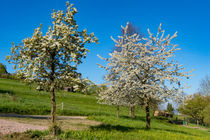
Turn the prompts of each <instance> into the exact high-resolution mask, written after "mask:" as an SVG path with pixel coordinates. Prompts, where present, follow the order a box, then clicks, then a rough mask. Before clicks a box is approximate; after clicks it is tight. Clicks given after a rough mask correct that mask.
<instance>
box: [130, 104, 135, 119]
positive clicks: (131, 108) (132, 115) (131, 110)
mask: <svg viewBox="0 0 210 140" xmlns="http://www.w3.org/2000/svg"><path fill="white" fill-rule="evenodd" d="M134 110H135V106H131V107H130V117H131V118H135V115H134Z"/></svg>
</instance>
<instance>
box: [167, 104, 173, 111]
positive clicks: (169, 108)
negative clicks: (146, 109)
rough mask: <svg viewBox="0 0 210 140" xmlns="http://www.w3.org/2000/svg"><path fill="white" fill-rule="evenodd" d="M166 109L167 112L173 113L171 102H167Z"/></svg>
mask: <svg viewBox="0 0 210 140" xmlns="http://www.w3.org/2000/svg"><path fill="white" fill-rule="evenodd" d="M166 111H167V112H169V113H173V111H174V108H173V106H172V104H171V103H168V105H167V110H166Z"/></svg>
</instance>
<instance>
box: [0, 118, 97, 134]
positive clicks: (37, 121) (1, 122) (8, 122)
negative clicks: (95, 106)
mask: <svg viewBox="0 0 210 140" xmlns="http://www.w3.org/2000/svg"><path fill="white" fill-rule="evenodd" d="M49 118H50V117H49V116H46V115H17V114H0V134H9V133H14V132H25V131H27V130H45V129H48V128H49V125H50V119H49ZM57 123H58V125H59V126H60V127H61V128H62V129H63V130H83V129H88V128H89V127H90V126H97V125H100V124H101V122H97V121H93V120H88V119H87V117H86V116H59V117H58V121H57Z"/></svg>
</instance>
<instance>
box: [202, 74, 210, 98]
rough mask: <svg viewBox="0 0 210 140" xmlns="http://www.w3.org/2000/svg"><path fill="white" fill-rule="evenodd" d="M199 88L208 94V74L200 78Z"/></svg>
mask: <svg viewBox="0 0 210 140" xmlns="http://www.w3.org/2000/svg"><path fill="white" fill-rule="evenodd" d="M199 90H200V93H202V94H203V95H210V76H206V77H205V78H204V79H202V80H201V82H200V89H199Z"/></svg>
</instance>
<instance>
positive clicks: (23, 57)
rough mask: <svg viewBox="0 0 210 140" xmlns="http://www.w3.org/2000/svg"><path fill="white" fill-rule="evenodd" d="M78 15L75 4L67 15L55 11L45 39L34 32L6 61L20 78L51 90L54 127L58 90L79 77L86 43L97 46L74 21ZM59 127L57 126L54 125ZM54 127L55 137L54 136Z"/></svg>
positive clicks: (37, 30)
mask: <svg viewBox="0 0 210 140" xmlns="http://www.w3.org/2000/svg"><path fill="white" fill-rule="evenodd" d="M76 13H77V10H76V8H74V7H73V4H71V5H69V2H67V10H66V11H62V10H61V11H60V10H59V11H57V12H55V10H53V13H52V20H53V22H52V26H49V28H48V31H47V32H46V34H45V35H43V33H42V31H41V27H38V28H37V29H35V31H34V33H33V36H32V37H31V38H30V37H28V38H26V39H24V40H23V41H22V44H21V45H16V46H15V45H14V46H13V47H12V48H11V55H10V56H8V57H7V59H8V61H9V62H10V63H14V64H16V65H14V67H15V68H16V67H18V69H17V70H18V74H19V75H22V76H24V78H25V81H26V82H29V83H33V82H36V83H37V84H38V85H40V86H45V87H49V91H50V94H51V104H52V106H51V122H52V124H53V125H54V124H55V111H56V100H55V89H56V88H57V87H60V86H62V84H63V83H64V82H68V81H69V79H71V78H72V79H73V78H74V77H77V75H78V73H77V66H78V65H79V64H81V63H82V59H83V58H85V57H86V54H87V52H88V50H87V49H86V48H85V45H86V44H87V43H92V42H97V39H96V38H95V37H94V34H93V33H91V34H90V35H89V34H87V30H86V29H85V30H83V31H79V30H78V25H77V23H76V21H75V19H74V16H75V14H76ZM54 126H56V125H54ZM55 128H56V127H53V134H54V135H55Z"/></svg>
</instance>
